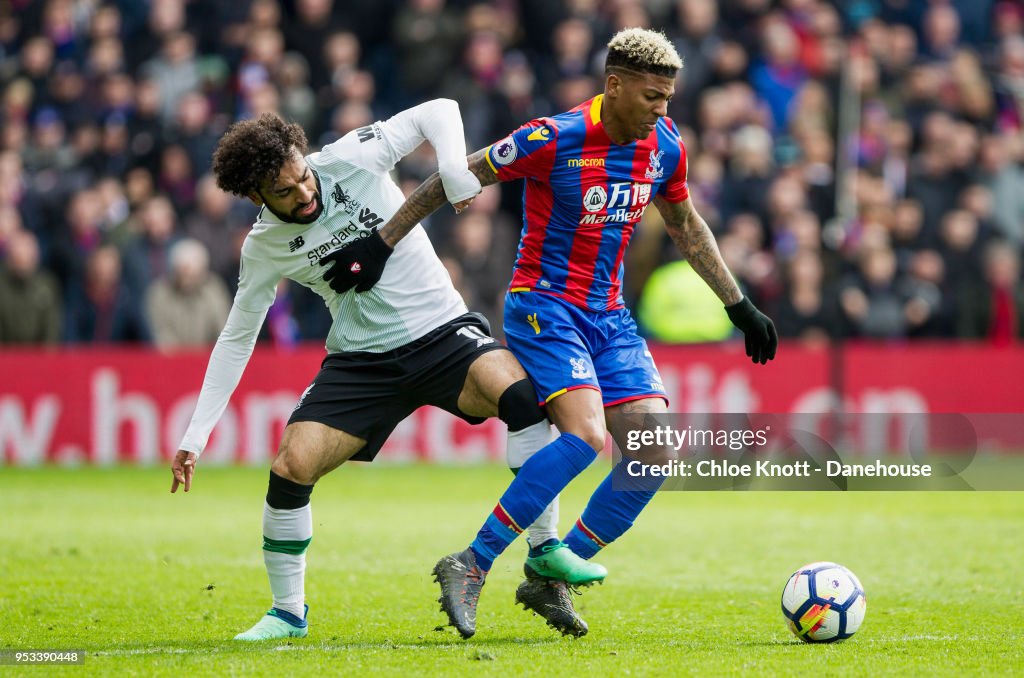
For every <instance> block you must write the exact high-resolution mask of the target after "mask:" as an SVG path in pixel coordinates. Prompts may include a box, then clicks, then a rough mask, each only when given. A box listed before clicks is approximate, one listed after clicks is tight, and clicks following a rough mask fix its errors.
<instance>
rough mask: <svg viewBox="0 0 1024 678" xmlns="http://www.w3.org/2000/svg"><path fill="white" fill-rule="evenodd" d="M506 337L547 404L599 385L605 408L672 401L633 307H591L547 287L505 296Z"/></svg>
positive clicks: (542, 402)
mask: <svg viewBox="0 0 1024 678" xmlns="http://www.w3.org/2000/svg"><path fill="white" fill-rule="evenodd" d="M505 341H506V342H507V343H508V347H509V348H510V349H512V353H514V354H515V356H516V358H518V359H519V362H521V363H522V364H523V368H524V369H526V373H527V374H528V375H529V376H530V381H532V382H533V387H534V388H535V389H536V390H537V396H538V398H539V399H540V403H541V404H542V405H543V404H544V403H547V402H548V401H550V400H551V399H552V398H555V397H557V396H560V395H561V394H563V393H565V392H566V391H571V390H573V389H577V388H593V389H597V390H598V391H600V392H601V399H602V401H603V402H604V406H605V407H610V406H612V405H618V404H619V403H624V402H627V401H629V400H639V399H640V398H650V397H657V398H663V399H664V400H665V402H666V403H667V402H668V397H667V396H666V395H665V386H664V385H663V384H662V382H661V375H660V374H658V368H657V367H655V366H654V358H652V357H651V352H650V351H649V350H648V349H647V342H646V341H644V340H643V339H642V338H641V337H640V336H638V335H637V333H636V323H634V322H633V318H632V317H630V315H629V311H628V310H626V309H624V308H623V309H619V310H617V311H597V312H595V311H588V310H585V309H582V308H579V307H577V306H574V305H573V304H570V303H569V302H567V301H564V300H562V299H560V298H559V297H556V296H554V295H553V294H545V293H543V292H509V293H508V294H506V295H505Z"/></svg>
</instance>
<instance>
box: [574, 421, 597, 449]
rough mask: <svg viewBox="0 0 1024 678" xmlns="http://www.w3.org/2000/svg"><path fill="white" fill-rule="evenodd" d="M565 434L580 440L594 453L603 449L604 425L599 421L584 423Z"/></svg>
mask: <svg viewBox="0 0 1024 678" xmlns="http://www.w3.org/2000/svg"><path fill="white" fill-rule="evenodd" d="M567 432H568V433H572V434H573V435H575V436H577V437H578V438H581V439H582V440H583V442H585V443H586V444H587V445H590V447H591V448H593V449H594V450H596V451H600V450H602V449H604V439H605V428H604V424H603V423H601V422H599V421H594V422H585V423H583V424H580V425H578V426H576V427H574V430H569V431H567Z"/></svg>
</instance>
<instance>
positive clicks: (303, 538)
mask: <svg viewBox="0 0 1024 678" xmlns="http://www.w3.org/2000/svg"><path fill="white" fill-rule="evenodd" d="M312 538H313V511H312V510H311V508H310V505H309V504H306V505H305V506H303V507H302V508H298V509H276V508H272V507H271V506H270V504H267V503H266V502H264V504H263V563H264V564H265V565H266V567H267V577H268V578H269V579H270V592H271V593H272V594H273V596H274V607H276V608H277V609H279V610H284V611H286V612H291V613H292V614H294V615H295V616H296V617H298V618H299V619H302V618H303V617H304V616H305V614H304V610H303V605H304V603H305V601H306V590H305V580H306V547H307V546H309V540H310V539H312Z"/></svg>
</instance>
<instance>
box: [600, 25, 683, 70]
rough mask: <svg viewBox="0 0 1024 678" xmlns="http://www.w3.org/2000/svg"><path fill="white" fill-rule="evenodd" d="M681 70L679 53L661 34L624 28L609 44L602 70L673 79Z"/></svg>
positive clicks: (681, 62) (643, 29)
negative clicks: (615, 69)
mask: <svg viewBox="0 0 1024 678" xmlns="http://www.w3.org/2000/svg"><path fill="white" fill-rule="evenodd" d="M682 67H683V60H682V59H681V58H679V52H677V51H676V48H675V47H673V46H672V43H671V42H669V39H668V38H667V37H665V34H664V33H661V32H660V31H652V30H648V29H646V28H625V29H623V30H621V31H619V32H618V33H616V34H615V35H614V36H612V39H611V41H610V42H609V43H608V57H607V58H606V59H605V70H606V71H607V70H609V69H613V68H625V69H628V70H631V71H639V72H640V73H653V74H654V75H664V76H667V77H670V78H672V77H675V75H676V72H677V71H679V69H681V68H682Z"/></svg>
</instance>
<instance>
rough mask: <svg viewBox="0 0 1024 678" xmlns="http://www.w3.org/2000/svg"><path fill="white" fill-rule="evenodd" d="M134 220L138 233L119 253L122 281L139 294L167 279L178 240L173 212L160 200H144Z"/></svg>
mask: <svg viewBox="0 0 1024 678" xmlns="http://www.w3.org/2000/svg"><path fill="white" fill-rule="evenodd" d="M137 219H138V221H137V224H136V226H135V228H136V229H137V232H136V233H135V235H134V236H132V237H130V238H129V239H128V240H127V241H126V242H125V243H124V245H123V247H122V251H123V253H124V258H125V265H124V278H125V280H126V281H127V283H128V284H129V285H130V286H131V287H132V288H133V289H135V290H137V291H140V292H141V291H143V290H145V289H146V287H148V286H149V284H150V283H151V282H153V281H154V280H156V279H157V278H161V277H164V276H166V275H167V272H168V267H169V265H170V251H171V247H172V246H173V245H174V243H175V242H177V240H178V239H179V237H178V235H177V233H176V231H175V223H176V219H177V217H176V216H175V214H174V208H173V207H172V206H171V202H170V201H169V200H168V199H167V198H165V197H163V196H155V197H152V198H150V199H149V200H147V201H146V202H145V203H144V204H143V205H142V208H141V209H140V210H139V214H138V215H137Z"/></svg>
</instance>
